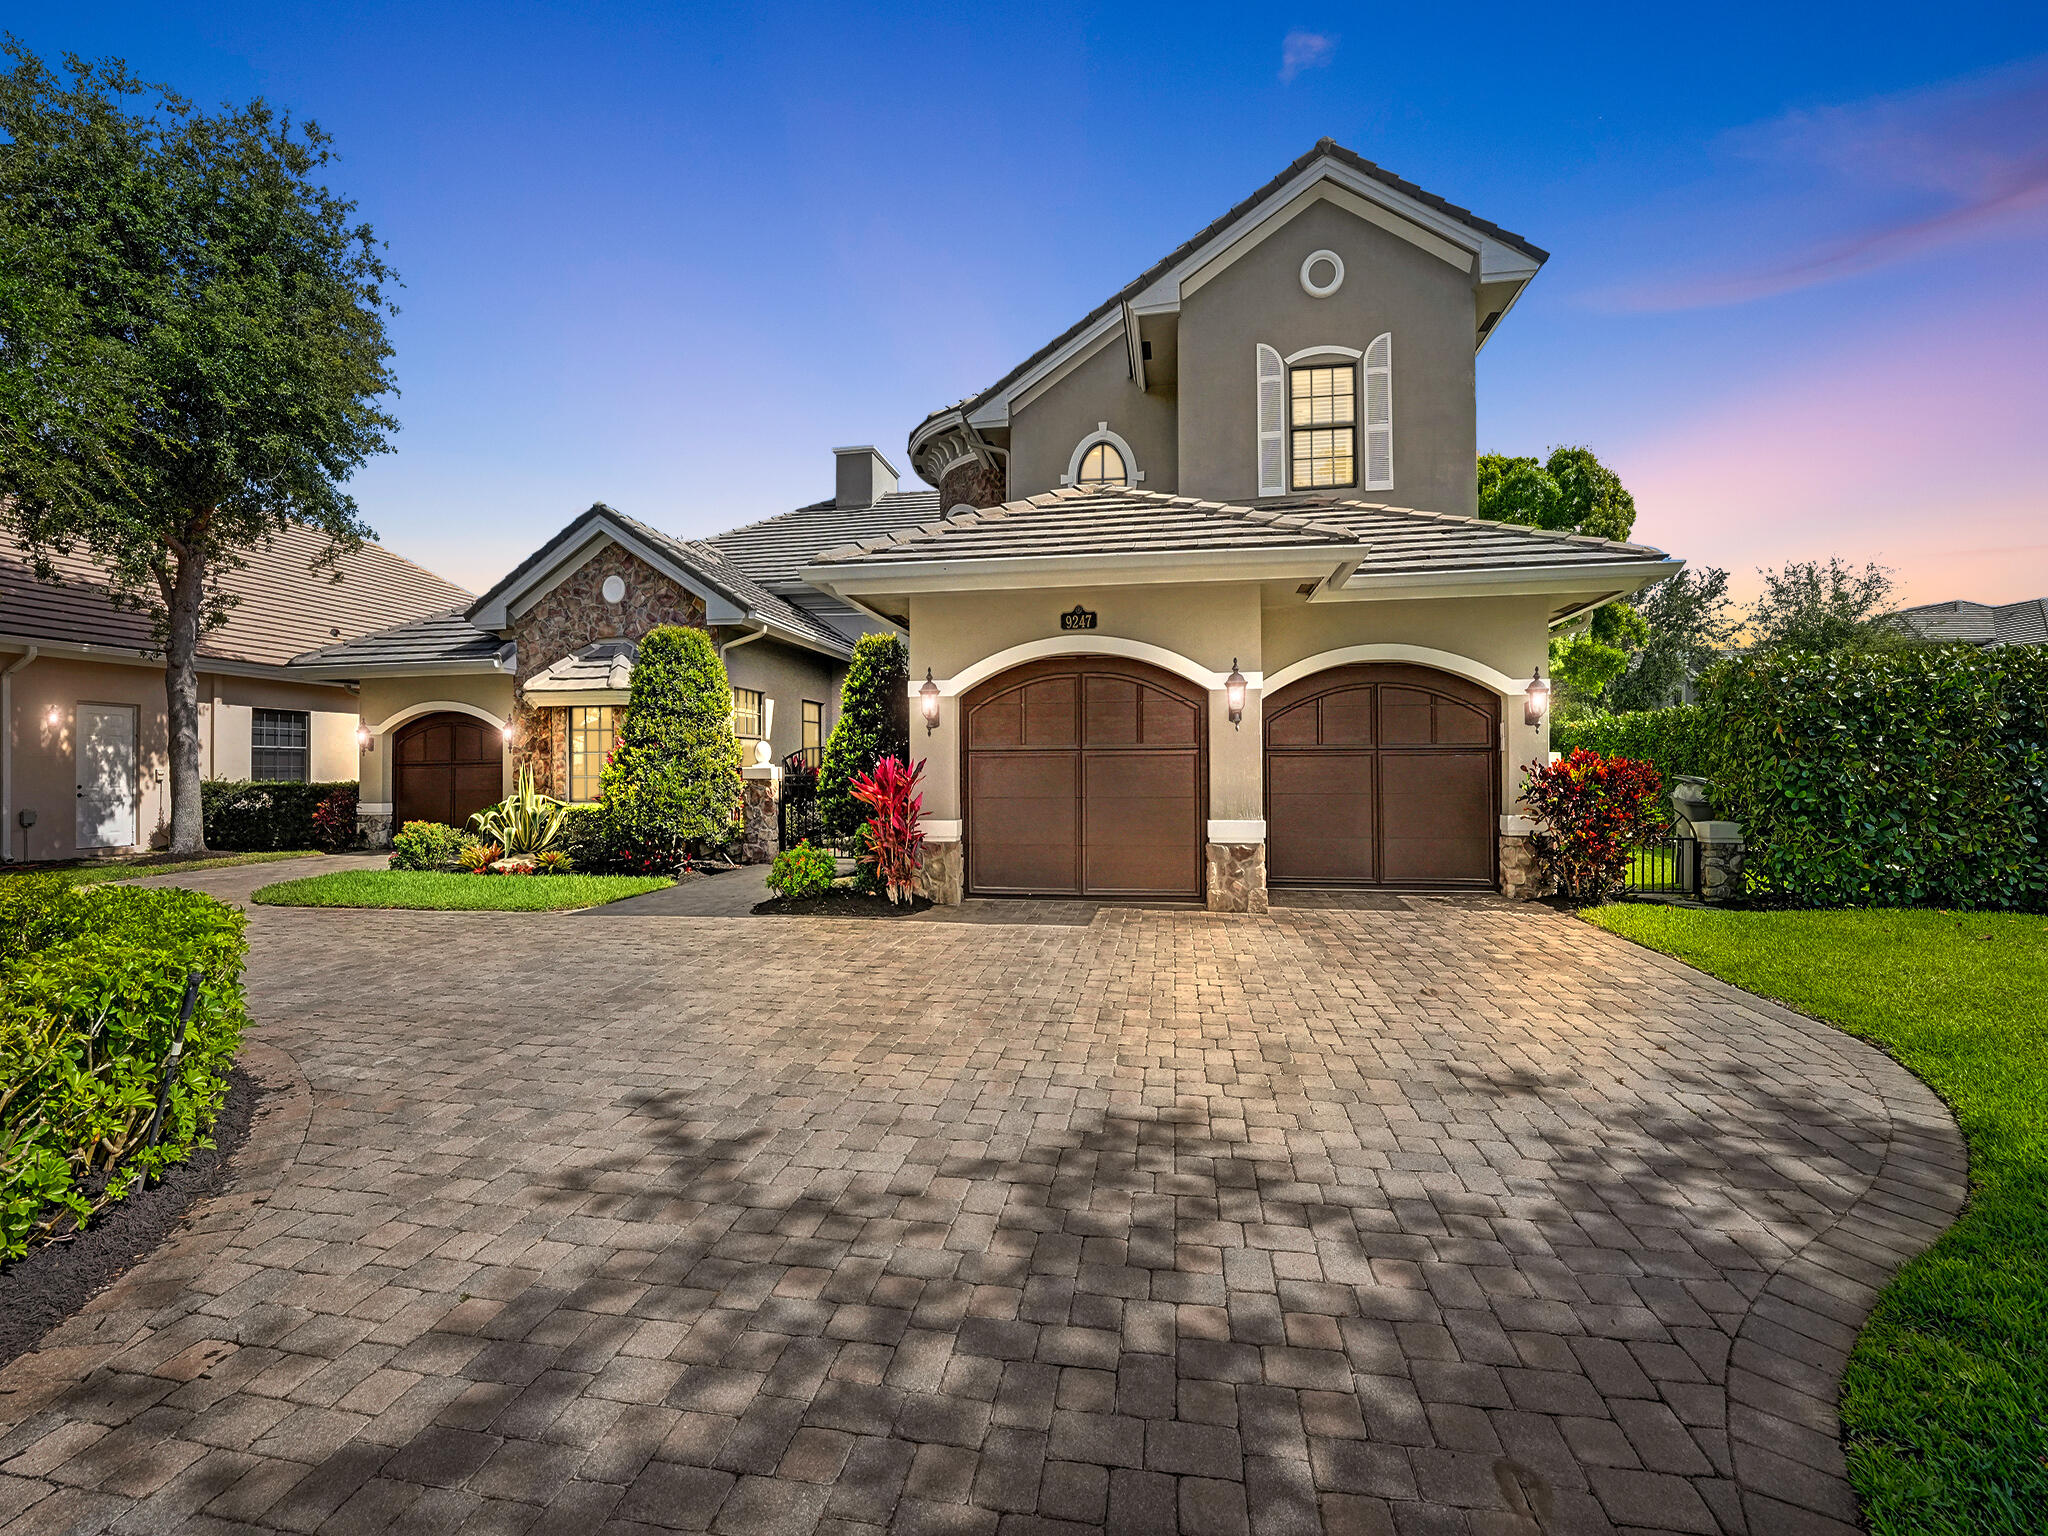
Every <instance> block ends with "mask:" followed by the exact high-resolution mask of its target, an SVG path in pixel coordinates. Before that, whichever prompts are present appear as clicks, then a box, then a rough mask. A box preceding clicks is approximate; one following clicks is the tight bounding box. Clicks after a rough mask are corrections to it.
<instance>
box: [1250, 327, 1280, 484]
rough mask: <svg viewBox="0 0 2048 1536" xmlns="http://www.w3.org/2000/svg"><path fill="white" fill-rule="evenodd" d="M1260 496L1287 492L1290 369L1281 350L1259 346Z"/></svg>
mask: <svg viewBox="0 0 2048 1536" xmlns="http://www.w3.org/2000/svg"><path fill="white" fill-rule="evenodd" d="M1257 390H1258V409H1259V494H1260V495H1261V496H1282V495H1285V494H1286V492H1287V369H1286V367H1285V366H1284V365H1283V364H1282V363H1281V361H1280V353H1279V351H1278V349H1276V348H1273V347H1269V346H1267V345H1266V344H1265V343H1264V342H1260V343H1259V349H1258V379H1257Z"/></svg>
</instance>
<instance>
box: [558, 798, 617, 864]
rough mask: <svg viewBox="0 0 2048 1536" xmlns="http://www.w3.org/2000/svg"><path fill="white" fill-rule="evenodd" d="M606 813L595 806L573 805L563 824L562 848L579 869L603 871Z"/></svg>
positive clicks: (605, 862) (604, 862)
mask: <svg viewBox="0 0 2048 1536" xmlns="http://www.w3.org/2000/svg"><path fill="white" fill-rule="evenodd" d="M604 834H605V828H604V812H603V811H602V810H600V809H599V808H598V807H597V806H594V805H572V806H570V807H569V814H568V816H567V817H566V818H565V819H564V820H563V822H562V847H563V849H564V850H566V851H567V853H568V855H569V857H570V859H571V860H572V861H573V862H574V863H575V865H576V867H577V868H578V869H587V870H601V869H604V868H606V867H607V860H606V857H605V851H606V850H605V835H604Z"/></svg>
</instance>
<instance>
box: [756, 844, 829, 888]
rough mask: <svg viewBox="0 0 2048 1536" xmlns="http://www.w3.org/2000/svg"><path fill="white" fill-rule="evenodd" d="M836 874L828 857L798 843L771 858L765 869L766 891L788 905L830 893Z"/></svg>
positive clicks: (823, 852) (809, 846) (807, 845)
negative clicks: (772, 893) (784, 899)
mask: <svg viewBox="0 0 2048 1536" xmlns="http://www.w3.org/2000/svg"><path fill="white" fill-rule="evenodd" d="M836 870H837V866H836V865H835V864H834V863H833V861H832V855H831V854H829V853H827V852H826V851H825V850H824V849H823V848H813V847H812V846H811V845H810V843H809V842H801V843H798V844H797V845H796V846H795V847H794V848H785V849H783V851H782V852H780V853H778V854H777V855H775V862H774V863H773V864H771V865H769V866H768V889H769V890H771V891H773V892H774V893H775V894H776V895H778V896H781V897H784V898H786V899H787V900H790V901H798V900H801V899H802V898H803V897H806V896H822V895H824V894H825V892H827V891H829V890H831V889H832V876H833V874H834V873H835V872H836Z"/></svg>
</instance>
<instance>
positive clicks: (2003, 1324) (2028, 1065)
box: [1586, 905, 2048, 1536]
mask: <svg viewBox="0 0 2048 1536" xmlns="http://www.w3.org/2000/svg"><path fill="white" fill-rule="evenodd" d="M1586 916H1587V918H1588V919H1589V920H1590V921H1592V922H1594V923H1597V924H1599V925H1600V926H1601V927H1603V928H1606V929H1608V930H1609V931H1610V932H1613V933H1618V934H1620V935H1622V936H1623V937H1625V938H1630V939H1633V940H1635V941H1636V942H1637V943H1640V944H1645V945H1648V946H1649V947H1650V948H1652V949H1657V950H1661V951H1663V952H1664V953H1665V954H1668V955H1674V956H1676V957H1677V958H1679V959H1681V960H1684V961H1686V962H1688V963H1689V964H1692V965H1696V966H1698V967H1699V968H1700V969H1701V970H1703V971H1707V972H1709V973H1710V974H1712V975H1715V976H1718V977H1720V978H1721V979H1723V980H1724V981H1729V982H1733V983H1734V984H1735V985H1736V986H1739V987H1743V988H1746V989H1747V990H1749V991H1751V992H1757V993H1761V994H1762V995H1764V996H1766V997H1773V998H1777V999H1778V1000H1779V1001H1781V1002H1784V1003H1787V1004H1790V1005H1791V1006H1792V1007H1794V1008H1797V1009H1799V1010H1800V1011H1801V1012H1804V1013H1808V1014H1811V1015H1813V1016H1814V1017H1816V1018H1820V1019H1825V1020H1826V1021H1827V1022H1829V1023H1830V1024H1834V1025H1836V1026H1838V1027H1839V1028H1841V1029H1844V1030H1846V1031H1848V1032H1849V1033H1850V1034H1853V1035H1858V1036H1861V1037H1862V1038H1864V1039H1866V1040H1870V1041H1872V1042H1874V1043H1875V1044H1877V1045H1879V1046H1880V1047H1882V1048H1883V1049H1884V1050H1886V1051H1888V1052H1889V1053H1890V1054H1891V1055H1893V1056H1894V1057H1896V1058H1897V1059H1898V1060H1899V1061H1900V1062H1902V1063H1903V1064H1904V1065H1905V1066H1906V1067H1907V1068H1908V1069H1909V1070H1911V1071H1912V1072H1913V1073H1914V1074H1915V1075H1917V1076H1918V1077H1919V1078H1921V1080H1922V1081H1924V1082H1926V1083H1927V1084H1928V1086H1930V1087H1931V1088H1933V1089H1934V1091H1935V1092H1936V1093H1938V1094H1939V1095H1940V1096H1941V1097H1942V1099H1943V1100H1944V1101H1945V1102H1946V1103H1947V1104H1948V1106H1949V1108H1950V1109H1951V1110H1953V1111H1954V1113H1955V1116H1956V1120H1957V1123H1958V1124H1959V1125H1960V1126H1961V1127H1962V1131H1963V1135H1964V1137H1965V1138H1966V1139H1967V1141H1968V1143H1969V1148H1970V1201H1969V1205H1968V1207H1967V1208H1966V1209H1965V1210H1964V1212H1963V1215H1962V1218H1961V1219H1960V1220H1959V1221H1958V1222H1957V1223H1956V1224H1955V1225H1954V1226H1953V1227H1951V1228H1950V1229H1949V1230H1948V1232H1947V1233H1945V1234H1944V1235H1943V1236H1942V1238H1941V1239H1940V1240H1939V1241H1938V1242H1937V1243H1936V1244H1935V1245H1934V1246H1933V1247H1932V1248H1930V1249H1929V1250H1928V1251H1927V1252H1926V1253H1924V1254H1922V1255H1921V1256H1920V1257H1919V1258H1917V1259H1915V1260H1914V1261H1913V1262H1912V1263H1910V1264H1908V1265H1907V1266H1906V1267H1905V1268H1904V1269H1903V1270H1901V1271H1900V1273H1899V1275H1898V1277H1897V1278H1896V1279H1895V1280H1894V1281H1893V1282H1892V1284H1891V1285H1890V1287H1889V1288H1887V1289H1886V1291H1885V1292H1884V1294H1883V1296H1882V1297H1881V1298H1880V1299H1879V1301H1878V1304H1877V1308H1876V1310H1875V1311H1874V1312H1873V1313H1872V1314H1871V1317H1870V1320H1869V1322H1868V1323H1867V1324H1866V1325H1865V1327H1864V1329H1863V1332H1862V1334H1861V1335H1860V1336H1859V1337H1858V1339H1857V1341H1856V1347H1855V1352H1854V1354H1853V1355H1852V1356H1851V1358H1850V1361H1849V1367H1848V1371H1847V1374H1846V1375H1845V1377H1844V1379H1843V1383H1842V1424H1843V1429H1844V1432H1845V1448H1846V1450H1847V1452H1848V1458H1849V1472H1850V1476H1851V1478H1852V1479H1853V1480H1854V1482H1855V1485H1856V1491H1857V1493H1858V1495H1859V1496H1860V1497H1861V1498H1862V1500H1863V1506H1864V1511H1865V1514H1866V1515H1867V1517H1868V1519H1869V1522H1870V1526H1871V1529H1872V1530H1873V1531H1875V1532H1877V1533H1879V1536H1937V1533H1938V1536H1964V1533H1970V1536H1987V1533H2011V1536H2020V1533H2023V1532H2025V1533H2033V1532H2039V1531H2042V1530H2048V1416H2044V1409H2043V1405H2044V1404H2048V1026H2044V1023H2043V1021H2044V1020H2048V919H2043V918H2041V917H2036V916H2026V915H2020V914H2014V913H1983V912H1975V913H1969V912H1942V911H1928V910H1918V911H1912V910H1899V909H1893V910H1883V911H1838V912H1783V911H1781V912H1712V911H1700V910H1695V909H1679V908H1670V907H1659V906H1647V905H1644V906H1633V905H1630V906H1622V905H1616V906H1607V907H1599V908H1596V909H1593V910H1592V911H1590V912H1588V913H1587V914H1586Z"/></svg>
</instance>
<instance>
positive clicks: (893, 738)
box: [818, 634, 910, 844]
mask: <svg viewBox="0 0 2048 1536" xmlns="http://www.w3.org/2000/svg"><path fill="white" fill-rule="evenodd" d="M909 683H910V647H909V646H908V645H906V644H905V643H904V640H903V637H902V636H901V635H880V634H876V635H862V636H861V637H860V638H859V639H858V640H856V641H854V643H853V660H852V661H851V662H849V663H848V664H847V668H846V681H845V682H844V683H843V684H841V685H840V689H839V719H838V721H837V722H836V723H835V724H834V725H833V727H832V735H831V736H830V738H828V739H827V741H826V742H825V760H824V762H823V764H822V765H821V766H820V767H819V769H818V815H819V816H820V817H821V818H822V819H823V821H824V823H825V830H826V831H827V832H828V833H830V834H831V835H832V836H833V837H836V838H838V839H840V840H841V842H842V844H844V843H849V842H851V841H852V840H853V838H854V836H855V834H856V833H857V832H858V831H859V829H860V828H861V827H862V826H863V825H865V824H866V822H867V819H868V813H867V808H866V807H865V806H863V805H862V804H861V803H860V802H859V801H858V800H856V799H854V797H853V781H854V780H855V779H856V778H858V777H859V776H860V775H861V774H863V773H873V772H874V771H875V764H877V763H879V762H880V761H881V760H882V759H883V758H885V757H893V758H895V759H896V760H897V761H898V762H904V763H907V762H909V761H910V687H909Z"/></svg>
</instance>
